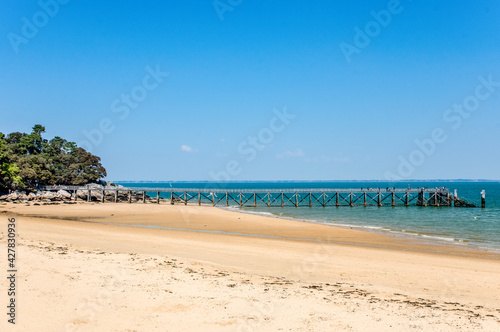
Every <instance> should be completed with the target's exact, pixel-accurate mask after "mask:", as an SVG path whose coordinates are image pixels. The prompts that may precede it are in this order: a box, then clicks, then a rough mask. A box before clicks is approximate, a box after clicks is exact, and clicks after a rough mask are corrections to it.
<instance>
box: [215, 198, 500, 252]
mask: <svg viewBox="0 0 500 332" xmlns="http://www.w3.org/2000/svg"><path fill="white" fill-rule="evenodd" d="M206 206H207V207H211V206H210V205H206ZM216 208H219V209H222V210H227V211H233V212H238V213H243V214H250V215H256V216H264V217H270V218H277V219H283V220H292V221H297V222H306V223H311V224H318V225H324V226H330V227H339V228H343V229H353V230H359V231H362V232H368V233H375V234H382V235H388V236H394V237H398V238H402V239H408V240H418V241H421V242H422V243H424V244H428V245H437V246H445V247H446V246H452V247H458V248H468V249H472V250H478V251H484V252H489V253H493V254H500V247H494V246H491V245H489V244H480V243H478V242H473V241H471V240H467V239H457V238H452V237H445V236H444V235H443V236H440V234H436V233H429V234H422V232H418V231H412V230H396V229H391V228H388V227H382V226H366V225H363V226H361V225H355V224H352V225H350V224H339V223H335V222H327V221H321V220H316V219H303V218H294V217H292V216H284V215H277V214H276V213H272V212H260V211H259V212H253V211H246V210H244V209H241V208H239V207H237V206H229V207H220V206H218V207H216Z"/></svg>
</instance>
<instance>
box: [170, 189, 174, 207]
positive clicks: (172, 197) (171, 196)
mask: <svg viewBox="0 0 500 332" xmlns="http://www.w3.org/2000/svg"><path fill="white" fill-rule="evenodd" d="M170 204H171V205H174V204H175V203H174V192H173V191H171V192H170Z"/></svg>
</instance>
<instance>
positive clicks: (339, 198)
mask: <svg viewBox="0 0 500 332" xmlns="http://www.w3.org/2000/svg"><path fill="white" fill-rule="evenodd" d="M40 189H41V190H47V191H58V190H66V191H69V192H73V195H72V197H74V199H75V200H76V199H77V198H78V195H77V193H78V192H80V194H82V192H83V193H85V194H86V199H87V200H88V201H91V200H92V199H95V200H100V201H102V202H105V201H106V200H107V201H114V202H118V201H124V200H125V201H128V202H129V203H131V202H132V201H142V202H143V203H146V201H147V198H148V199H149V200H148V201H153V202H155V203H160V201H161V200H169V202H170V204H172V205H173V204H185V205H187V204H188V203H194V204H198V205H212V206H239V207H258V206H267V207H285V206H294V207H299V206H308V207H313V206H322V207H327V206H410V205H416V206H448V207H451V206H455V207H475V205H474V204H471V203H469V202H467V201H465V200H462V199H460V198H458V197H457V196H455V195H454V194H450V191H449V190H448V189H443V188H435V189H429V188H408V189H400V188H376V189H373V188H366V189H363V188H361V189H346V188H342V189H335V188H297V189H221V188H151V187H130V188H125V187H118V186H108V187H103V186H95V185H93V186H85V187H79V186H45V187H42V188H40ZM96 193H97V194H96ZM148 193H149V194H151V193H156V198H154V197H153V198H152V197H151V196H148ZM124 195H125V196H126V197H125V198H124V197H123V196H124ZM133 196H135V197H134V199H133Z"/></svg>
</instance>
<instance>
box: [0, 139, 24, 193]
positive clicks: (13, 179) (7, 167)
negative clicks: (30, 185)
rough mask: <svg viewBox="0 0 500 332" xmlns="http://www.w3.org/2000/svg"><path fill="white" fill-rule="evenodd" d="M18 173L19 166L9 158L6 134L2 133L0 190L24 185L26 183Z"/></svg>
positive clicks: (0, 143)
mask: <svg viewBox="0 0 500 332" xmlns="http://www.w3.org/2000/svg"><path fill="white" fill-rule="evenodd" d="M18 174H19V167H17V165H16V164H13V163H11V162H10V160H9V151H8V150H7V143H6V141H5V135H4V134H3V133H0V191H5V190H7V189H8V188H18V187H21V186H23V185H24V184H23V183H22V181H21V177H20V176H19V175H18Z"/></svg>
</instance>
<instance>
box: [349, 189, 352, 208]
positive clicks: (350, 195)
mask: <svg viewBox="0 0 500 332" xmlns="http://www.w3.org/2000/svg"><path fill="white" fill-rule="evenodd" d="M349 206H351V207H352V191H351V193H350V194H349Z"/></svg>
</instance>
